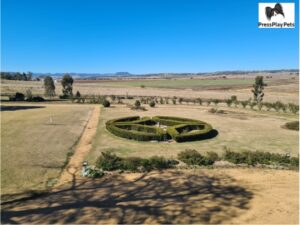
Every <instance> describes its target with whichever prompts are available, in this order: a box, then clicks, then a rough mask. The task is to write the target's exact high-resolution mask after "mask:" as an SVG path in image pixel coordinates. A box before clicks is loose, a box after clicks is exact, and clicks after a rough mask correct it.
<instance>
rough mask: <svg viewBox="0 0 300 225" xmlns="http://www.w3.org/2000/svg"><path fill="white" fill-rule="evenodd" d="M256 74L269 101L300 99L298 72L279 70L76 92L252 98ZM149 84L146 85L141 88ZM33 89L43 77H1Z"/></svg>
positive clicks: (94, 85)
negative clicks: (287, 72)
mask: <svg viewBox="0 0 300 225" xmlns="http://www.w3.org/2000/svg"><path fill="white" fill-rule="evenodd" d="M256 75H264V76H265V82H266V83H267V84H268V86H267V87H266V88H265V98H264V100H265V101H269V102H275V101H277V100H280V101H282V102H284V103H289V102H290V103H298V90H299V89H298V81H299V79H298V76H295V75H289V74H277V75H273V76H272V78H266V76H267V75H268V76H270V74H252V75H244V76H238V75H235V76H226V77H227V78H226V79H223V78H222V76H216V77H214V76H203V77H202V76H199V77H195V78H194V79H190V78H174V79H171V80H170V79H155V80H153V79H152V80H149V79H148V80H147V79H138V80H97V81H95V80H90V81H89V80H75V82H74V87H73V90H74V93H75V92H76V91H77V90H78V91H80V93H81V94H88V95H93V94H94V95H99V94H101V95H127V94H128V95H136V96H164V97H173V96H177V97H187V98H218V99H225V98H229V97H230V96H232V95H237V96H238V99H239V100H248V99H249V98H250V97H252V96H251V87H252V84H253V82H254V79H255V76H256ZM141 85H145V88H141V87H140V86H141ZM27 89H30V90H31V91H32V93H33V94H39V95H43V94H44V88H43V82H42V81H11V80H2V81H1V92H2V93H15V92H16V91H19V92H23V93H25V92H26V90H27ZM61 93H62V90H61V85H60V83H59V81H57V83H56V94H58V95H59V94H61Z"/></svg>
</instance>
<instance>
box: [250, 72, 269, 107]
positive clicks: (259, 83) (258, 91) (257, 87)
mask: <svg viewBox="0 0 300 225" xmlns="http://www.w3.org/2000/svg"><path fill="white" fill-rule="evenodd" d="M265 86H267V85H266V84H265V83H264V77H263V76H257V77H256V78H255V83H254V84H253V89H252V93H253V98H254V101H255V102H256V103H257V104H260V103H261V102H262V101H263V97H264V92H263V91H264V87H265Z"/></svg>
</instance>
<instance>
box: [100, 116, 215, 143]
mask: <svg viewBox="0 0 300 225" xmlns="http://www.w3.org/2000/svg"><path fill="white" fill-rule="evenodd" d="M106 129H107V130H108V131H110V132H111V133H112V134H114V135H116V136H118V137H122V138H127V139H133V140H137V141H168V140H170V139H173V140H175V141H176V142H185V141H196V140H203V139H208V138H211V137H213V136H214V134H215V130H213V128H212V126H211V125H210V124H208V123H205V122H203V121H200V120H193V119H187V118H181V117H169V116H155V117H152V118H150V117H143V118H140V117H139V116H131V117H124V118H118V119H113V120H109V121H107V122H106Z"/></svg>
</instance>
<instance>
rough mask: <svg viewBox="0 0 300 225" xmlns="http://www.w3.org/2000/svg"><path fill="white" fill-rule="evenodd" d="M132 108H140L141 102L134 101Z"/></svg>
mask: <svg viewBox="0 0 300 225" xmlns="http://www.w3.org/2000/svg"><path fill="white" fill-rule="evenodd" d="M134 106H135V107H137V108H138V107H140V106H141V102H140V101H139V100H136V101H135V103H134Z"/></svg>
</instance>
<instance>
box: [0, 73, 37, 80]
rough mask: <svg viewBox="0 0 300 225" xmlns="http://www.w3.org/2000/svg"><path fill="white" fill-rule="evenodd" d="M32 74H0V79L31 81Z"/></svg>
mask: <svg viewBox="0 0 300 225" xmlns="http://www.w3.org/2000/svg"><path fill="white" fill-rule="evenodd" d="M32 78H33V73H32V72H27V73H24V72H23V73H20V72H1V79H6V80H25V81H29V80H32Z"/></svg>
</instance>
